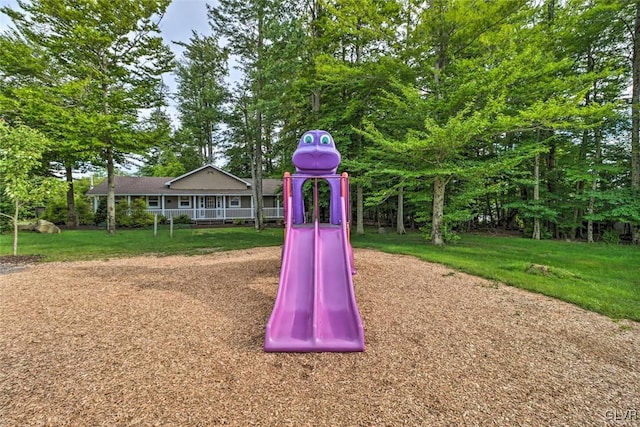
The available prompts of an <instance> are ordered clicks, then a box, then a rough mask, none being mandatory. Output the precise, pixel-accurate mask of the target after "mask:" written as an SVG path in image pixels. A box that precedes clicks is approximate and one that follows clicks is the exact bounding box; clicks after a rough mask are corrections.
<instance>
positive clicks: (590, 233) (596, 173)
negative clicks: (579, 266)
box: [587, 130, 602, 243]
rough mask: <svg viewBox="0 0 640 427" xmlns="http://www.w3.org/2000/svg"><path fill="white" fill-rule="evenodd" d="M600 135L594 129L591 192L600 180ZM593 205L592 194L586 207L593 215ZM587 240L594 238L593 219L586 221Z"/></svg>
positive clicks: (589, 241) (595, 188)
mask: <svg viewBox="0 0 640 427" xmlns="http://www.w3.org/2000/svg"><path fill="white" fill-rule="evenodd" d="M601 139H602V136H601V132H600V131H599V130H596V132H595V135H594V143H595V145H594V151H595V159H594V164H593V181H592V182H591V192H592V193H595V192H596V191H598V184H599V180H600V172H599V168H600V159H601V156H602V153H601V152H602V149H601V146H600V142H601ZM595 207H596V198H595V197H594V196H593V195H592V196H591V197H589V206H588V207H587V212H588V214H589V215H593V214H594V212H595ZM587 242H588V243H593V242H594V239H593V220H591V219H590V220H589V221H588V222H587Z"/></svg>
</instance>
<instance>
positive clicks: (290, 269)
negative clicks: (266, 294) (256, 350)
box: [264, 227, 315, 351]
mask: <svg viewBox="0 0 640 427" xmlns="http://www.w3.org/2000/svg"><path fill="white" fill-rule="evenodd" d="M314 234H315V231H314V229H313V228H311V227H300V228H289V229H288V230H287V236H286V241H285V247H284V252H283V254H282V267H281V269H280V287H279V288H278V295H277V297H276V303H275V306H274V308H273V312H272V313H271V318H270V319H269V323H267V333H266V336H265V343H264V348H265V350H267V351H305V350H302V349H305V348H310V347H311V346H312V345H313V300H314V295H313V293H314V286H313V281H314V279H313V265H314V260H313V254H314V245H315V238H314V237H315V236H314ZM307 351H308V350H307Z"/></svg>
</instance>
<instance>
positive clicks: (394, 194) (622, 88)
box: [0, 0, 640, 244]
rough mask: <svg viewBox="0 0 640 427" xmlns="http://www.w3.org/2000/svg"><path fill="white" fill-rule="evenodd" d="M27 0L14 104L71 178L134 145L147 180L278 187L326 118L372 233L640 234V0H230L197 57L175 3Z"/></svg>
mask: <svg viewBox="0 0 640 427" xmlns="http://www.w3.org/2000/svg"><path fill="white" fill-rule="evenodd" d="M18 3H19V7H17V8H15V9H11V8H9V7H4V8H2V9H0V10H1V11H2V12H3V13H5V14H7V15H8V16H9V17H10V18H11V20H12V23H13V25H12V28H11V29H9V30H7V31H5V32H4V33H3V34H2V36H1V37H0V60H1V62H0V84H1V87H0V107H1V110H0V115H1V118H2V119H3V120H4V121H5V122H6V123H8V124H10V125H17V124H19V123H20V124H24V125H27V126H29V127H31V128H33V129H36V130H38V131H40V132H41V133H42V134H44V135H45V136H46V137H47V138H48V139H49V140H51V141H53V144H51V145H50V148H49V149H48V150H47V155H46V156H45V157H44V159H45V161H46V162H50V163H51V162H52V163H55V164H58V165H60V167H61V168H62V169H64V170H65V171H66V175H67V176H68V177H70V176H71V171H72V170H74V169H78V168H82V167H83V166H86V165H90V164H93V165H103V166H104V167H105V168H106V170H107V179H108V180H109V182H113V176H114V175H115V173H116V170H115V166H116V165H117V164H118V162H121V161H123V160H124V159H125V157H126V156H127V155H130V154H133V153H135V154H138V155H139V156H142V158H144V166H143V167H142V168H141V173H142V174H145V175H155V176H178V175H180V174H182V173H184V172H187V171H189V170H192V169H194V168H196V167H198V166H201V165H202V164H205V163H209V162H222V163H223V164H224V165H225V166H224V167H225V169H226V170H228V171H229V172H231V173H233V174H235V175H237V176H242V177H251V178H253V179H254V180H255V181H254V182H260V178H261V177H275V178H277V177H280V176H281V175H282V173H283V172H284V171H286V170H291V169H292V164H291V160H290V159H291V154H292V152H293V150H294V149H295V147H296V143H297V140H298V138H299V137H300V135H302V134H303V133H304V131H306V130H308V129H326V130H328V131H329V132H331V134H332V135H333V136H334V139H335V141H336V144H337V146H338V149H339V150H340V152H341V153H342V158H343V163H342V166H341V167H342V169H343V170H346V171H348V172H349V173H350V175H351V177H352V183H353V193H354V197H353V217H354V223H355V226H356V230H355V231H356V232H362V231H363V228H362V227H363V225H364V224H365V223H366V222H367V221H374V222H377V223H378V224H380V225H384V226H389V225H393V226H394V227H396V228H397V231H398V232H403V231H404V227H405V226H409V225H410V226H413V227H420V228H422V229H423V230H424V231H425V233H426V234H427V235H428V236H429V239H430V240H431V241H432V242H433V243H435V244H442V243H444V242H445V241H446V240H447V239H448V238H449V237H450V236H451V235H452V233H453V232H455V231H456V230H459V229H475V228H503V229H507V230H520V231H522V232H523V233H524V234H525V235H527V236H531V237H533V238H534V239H540V238H545V237H553V238H566V239H585V240H587V241H595V240H598V239H601V238H602V236H603V235H607V236H608V238H610V237H611V236H612V235H615V236H622V237H623V238H628V239H629V240H631V241H633V242H634V243H636V244H638V243H640V140H639V135H640V110H639V109H638V108H639V101H640V1H637V0H636V1H631V0H490V1H489V0H427V1H416V0H389V1H386V0H334V1H325V0H306V1H302V2H300V1H292V0H246V1H238V0H220V1H216V2H211V3H210V4H209V5H208V6H207V11H208V12H207V13H208V20H209V24H210V30H209V31H208V32H207V33H204V34H201V33H197V32H193V34H192V37H191V38H190V40H189V41H188V42H183V43H180V45H181V46H182V48H183V49H184V50H183V54H182V56H181V57H179V58H173V57H172V54H171V51H170V49H169V47H168V46H166V45H165V44H163V42H162V39H161V38H160V36H159V31H158V30H159V27H158V23H159V22H161V18H162V15H163V14H164V12H165V11H166V8H167V7H168V5H169V3H170V1H169V0H110V1H102V0H98V1H86V2H78V1H71V0H34V1H31V2H23V1H19V2H18ZM166 72H174V73H175V75H176V79H177V84H178V85H177V90H176V93H174V94H169V93H167V89H166V87H165V86H164V85H163V84H162V79H161V76H162V74H163V73H166ZM230 75H233V76H234V78H233V79H231V78H230V77H229V76H230ZM237 76H239V77H237ZM169 97H171V98H172V99H173V101H174V102H175V104H176V105H177V109H178V111H179V119H180V123H179V125H178V126H175V125H174V124H172V122H171V120H170V118H169V115H168V114H167V112H166V111H167V110H166V106H167V104H168V101H169ZM141 111H145V112H146V114H141ZM51 147H52V148H51ZM43 169H46V168H43ZM68 182H69V184H72V179H71V178H69V179H68ZM254 187H255V188H254V193H255V196H256V200H258V201H259V200H262V197H261V191H262V190H261V188H260V186H259V185H256V186H254ZM69 189H70V195H69V196H68V201H69V206H70V209H69V212H70V221H73V200H74V197H73V187H72V185H69ZM112 196H113V195H111V197H110V198H109V200H108V206H109V207H108V213H109V217H111V214H112V211H113V214H114V215H115V207H114V201H113V200H112ZM256 207H257V208H258V209H257V210H256V211H257V212H258V214H257V217H256V227H258V228H260V227H261V226H262V218H261V216H260V214H259V212H260V209H259V206H256ZM114 218H115V217H114ZM108 227H109V229H110V230H115V219H114V220H113V223H112V222H111V220H109V221H108Z"/></svg>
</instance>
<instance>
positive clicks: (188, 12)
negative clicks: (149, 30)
mask: <svg viewBox="0 0 640 427" xmlns="http://www.w3.org/2000/svg"><path fill="white" fill-rule="evenodd" d="M207 3H210V4H212V3H214V2H213V1H211V0H210V1H209V2H207V1H205V0H173V1H172V2H171V4H170V5H169V7H168V8H167V11H166V13H165V15H164V17H163V18H162V20H161V21H160V25H159V26H160V31H161V34H162V38H163V39H164V42H165V44H166V45H168V46H169V47H170V48H171V50H172V51H173V52H174V53H175V55H176V59H179V58H180V56H181V55H182V51H183V50H184V49H183V48H182V47H181V46H178V45H176V44H175V43H173V42H174V41H180V42H188V41H189V38H190V37H191V35H192V31H197V32H198V33H200V34H205V35H207V34H209V33H210V28H209V24H208V22H207ZM0 5H1V6H10V7H12V8H17V7H18V5H17V1H16V0H0ZM10 23H11V21H10V20H9V19H8V18H7V16H6V15H4V14H0V32H4V31H5V30H6V29H7V28H9V24H10ZM163 81H164V83H165V84H166V85H167V86H168V87H169V92H170V93H174V92H175V90H176V81H175V77H174V76H173V74H165V75H164V76H163ZM168 113H169V114H170V116H171V118H172V121H173V122H174V125H175V124H176V123H177V110H176V108H175V104H174V102H173V100H169V108H168Z"/></svg>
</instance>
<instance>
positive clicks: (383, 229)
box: [378, 227, 387, 234]
mask: <svg viewBox="0 0 640 427" xmlns="http://www.w3.org/2000/svg"><path fill="white" fill-rule="evenodd" d="M378 234H387V229H386V228H384V227H380V228H378Z"/></svg>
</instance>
